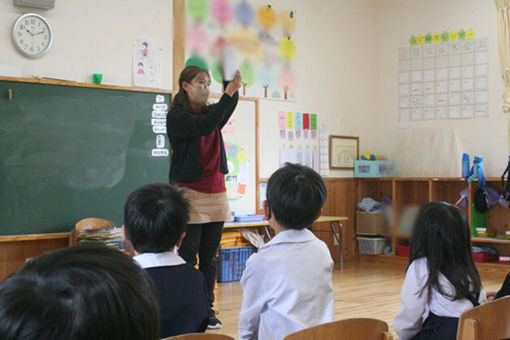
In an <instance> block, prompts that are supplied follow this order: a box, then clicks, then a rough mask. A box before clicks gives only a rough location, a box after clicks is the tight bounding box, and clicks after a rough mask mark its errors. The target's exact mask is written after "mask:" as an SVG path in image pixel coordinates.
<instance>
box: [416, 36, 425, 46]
mask: <svg viewBox="0 0 510 340" xmlns="http://www.w3.org/2000/svg"><path fill="white" fill-rule="evenodd" d="M416 39H417V40H418V45H423V44H425V36H424V35H423V34H419V35H418V37H416Z"/></svg>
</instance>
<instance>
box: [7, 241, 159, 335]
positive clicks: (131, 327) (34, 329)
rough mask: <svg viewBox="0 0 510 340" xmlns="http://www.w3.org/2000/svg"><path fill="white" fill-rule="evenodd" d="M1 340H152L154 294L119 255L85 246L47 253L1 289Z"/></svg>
mask: <svg viewBox="0 0 510 340" xmlns="http://www.w3.org/2000/svg"><path fill="white" fill-rule="evenodd" d="M0 339H2V340H84V339H94V340H112V339H126V340H156V339H159V313H158V301H157V297H156V291H155V289H154V286H153V284H152V280H151V279H150V277H149V275H147V273H146V272H144V271H143V270H142V269H141V268H140V267H139V266H137V265H136V264H135V263H134V262H133V260H132V259H131V258H130V257H129V256H127V255H125V254H123V253H121V252H120V251H118V250H115V249H111V248H108V247H105V246H104V245H98V244H85V245H78V246H75V247H70V248H64V249H59V250H55V251H52V252H47V253H44V254H42V255H40V256H38V257H36V258H33V259H31V260H30V261H28V262H27V263H26V264H25V265H24V266H23V267H22V268H21V269H19V270H18V271H17V272H15V273H13V274H11V275H10V276H9V277H8V278H6V279H5V280H4V281H3V282H2V283H1V284H0Z"/></svg>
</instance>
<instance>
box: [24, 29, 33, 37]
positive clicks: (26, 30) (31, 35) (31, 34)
mask: <svg viewBox="0 0 510 340" xmlns="http://www.w3.org/2000/svg"><path fill="white" fill-rule="evenodd" d="M25 31H27V32H28V33H30V35H31V36H34V35H33V34H32V32H30V31H29V30H28V28H27V29H26V30H25Z"/></svg>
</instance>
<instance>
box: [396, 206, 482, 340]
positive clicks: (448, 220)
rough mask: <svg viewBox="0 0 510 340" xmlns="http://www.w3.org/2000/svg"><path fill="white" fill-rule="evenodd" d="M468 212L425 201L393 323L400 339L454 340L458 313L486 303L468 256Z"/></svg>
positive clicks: (470, 258)
mask: <svg viewBox="0 0 510 340" xmlns="http://www.w3.org/2000/svg"><path fill="white" fill-rule="evenodd" d="M470 230H471V229H470V228H469V224H468V221H467V218H466V215H465V214H464V212H463V211H462V210H460V209H459V208H457V207H455V206H453V205H450V204H448V203H443V202H431V203H428V204H425V205H424V206H423V207H422V208H421V210H420V213H419V214H418V217H417V220H416V223H415V226H414V230H413V236H412V239H411V256H410V258H409V268H408V269H407V274H406V277H405V280H404V284H403V286H402V292H401V296H400V299H401V302H402V306H401V308H400V311H399V312H398V314H397V315H396V316H395V319H394V321H393V326H394V327H395V331H396V332H397V334H398V336H399V339H401V340H407V339H413V340H425V339H427V340H435V339H438V340H455V339H456V336H457V326H458V321H459V317H460V315H461V314H462V313H463V312H465V311H466V310H468V309H471V308H473V307H474V306H477V305H479V304H480V303H485V302H487V298H486V295H485V292H484V290H483V288H482V284H481V281H480V276H479V274H478V271H477V269H476V267H475V264H474V262H473V258H472V254H471V234H470Z"/></svg>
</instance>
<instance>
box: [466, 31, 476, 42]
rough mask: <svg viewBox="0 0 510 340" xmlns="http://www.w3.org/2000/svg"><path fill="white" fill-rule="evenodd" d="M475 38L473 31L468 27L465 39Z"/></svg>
mask: <svg viewBox="0 0 510 340" xmlns="http://www.w3.org/2000/svg"><path fill="white" fill-rule="evenodd" d="M474 38H475V31H473V30H472V29H469V31H467V32H466V39H467V40H473V39H474Z"/></svg>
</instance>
